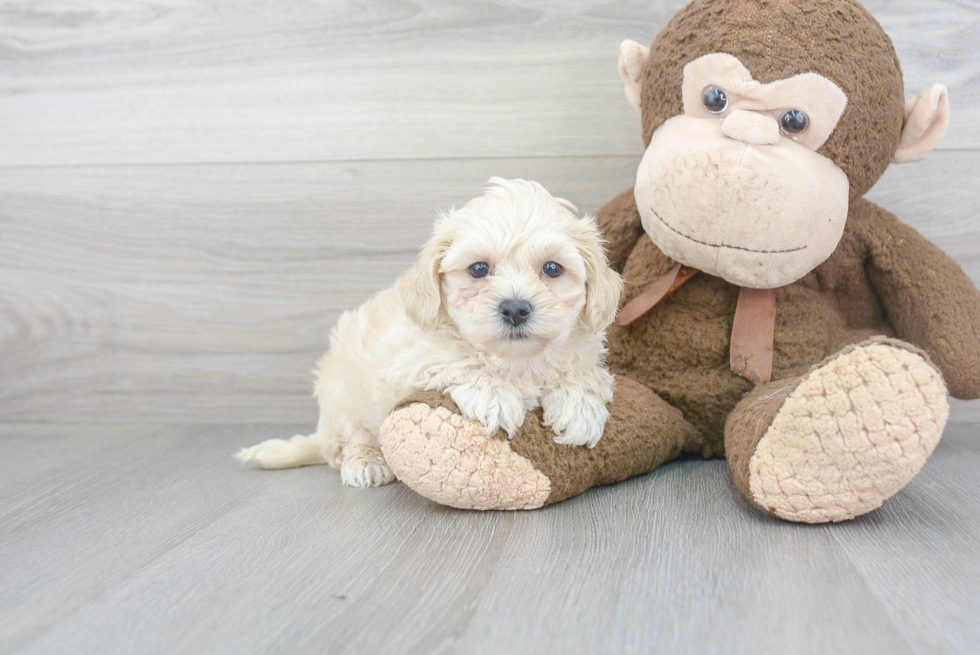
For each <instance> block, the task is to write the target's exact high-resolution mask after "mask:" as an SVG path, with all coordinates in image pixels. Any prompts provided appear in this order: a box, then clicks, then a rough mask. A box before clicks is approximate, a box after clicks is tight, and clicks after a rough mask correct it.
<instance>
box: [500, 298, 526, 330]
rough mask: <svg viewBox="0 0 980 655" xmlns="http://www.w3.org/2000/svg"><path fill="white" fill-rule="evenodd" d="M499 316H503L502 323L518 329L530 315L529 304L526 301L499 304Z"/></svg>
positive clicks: (510, 301) (507, 301) (508, 301)
mask: <svg viewBox="0 0 980 655" xmlns="http://www.w3.org/2000/svg"><path fill="white" fill-rule="evenodd" d="M500 315H501V316H503V319H504V323H507V324H509V325H511V326H512V327H519V326H520V325H523V324H524V323H526V322H527V318H528V316H530V315H531V303H529V302H527V301H526V300H505V301H503V302H502V303H500Z"/></svg>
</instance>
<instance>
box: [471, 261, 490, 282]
mask: <svg viewBox="0 0 980 655" xmlns="http://www.w3.org/2000/svg"><path fill="white" fill-rule="evenodd" d="M488 275H490V264H488V263H486V262H477V263H475V264H473V265H472V266H470V277H477V278H480V277H486V276H488Z"/></svg>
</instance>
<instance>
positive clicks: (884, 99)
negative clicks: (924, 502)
mask: <svg viewBox="0 0 980 655" xmlns="http://www.w3.org/2000/svg"><path fill="white" fill-rule="evenodd" d="M714 52H726V53H729V54H734V55H735V56H737V57H738V58H739V59H740V61H741V62H742V63H743V64H745V65H746V66H747V67H748V68H749V70H751V72H752V74H753V76H754V77H755V79H757V80H758V81H760V82H763V83H768V82H772V81H775V80H780V79H785V78H788V77H791V76H793V75H796V74H800V73H805V72H816V73H819V74H820V75H823V76H824V77H826V78H828V79H830V80H831V81H833V82H835V83H836V84H837V85H838V86H840V87H841V89H843V90H844V92H845V93H846V94H847V97H848V106H847V109H846V111H845V114H844V116H843V117H842V118H841V120H840V122H839V123H838V125H837V128H836V130H835V131H834V133H833V134H832V136H831V137H830V139H829V140H828V141H827V142H826V143H825V144H824V145H823V146H822V147H821V148H820V150H819V153H820V154H823V155H824V156H826V157H828V158H829V159H831V160H833V161H834V162H835V163H836V164H837V165H838V166H839V167H840V168H841V169H843V170H844V172H845V173H846V174H847V177H848V179H849V182H850V189H851V204H850V211H849V214H848V219H847V224H846V227H845V230H844V235H843V237H842V238H841V240H840V243H839V245H838V246H837V249H836V251H835V252H834V253H833V255H832V256H831V257H830V258H829V259H828V260H827V261H826V262H824V263H823V264H821V265H820V266H818V267H817V268H816V269H814V270H813V271H811V272H810V273H809V274H808V275H806V276H805V277H804V278H803V279H801V280H799V281H797V282H795V283H793V284H790V285H788V286H785V287H783V288H780V289H777V290H776V298H777V324H776V334H775V343H774V363H773V382H771V383H769V384H768V385H765V386H763V387H760V388H758V389H754V388H753V386H752V384H751V383H749V382H748V381H746V380H745V379H743V378H741V377H739V376H737V375H736V374H734V373H733V372H732V371H731V370H730V368H729V339H730V335H731V330H732V322H733V318H734V312H735V307H736V300H737V298H738V292H739V289H738V287H736V286H735V285H733V284H730V283H728V282H726V281H725V280H723V279H721V278H717V277H712V276H710V275H707V274H705V273H703V272H702V273H698V274H697V275H696V276H695V277H694V278H693V279H692V280H690V281H689V282H688V283H687V284H685V285H684V286H683V287H682V288H681V289H679V290H678V291H677V292H676V293H675V294H674V295H673V296H671V297H669V298H668V299H667V300H665V301H664V302H662V303H661V304H660V305H658V306H657V307H655V308H654V309H653V310H651V311H650V312H648V313H647V314H646V315H644V316H642V317H641V318H640V319H638V320H637V321H636V322H635V323H633V324H632V325H631V326H629V327H626V328H613V329H612V330H611V333H610V360H609V361H610V366H611V369H612V370H613V371H614V372H615V373H616V374H617V376H618V378H619V381H618V387H617V392H616V398H615V400H614V402H613V405H612V408H611V412H612V415H613V418H612V419H611V421H610V423H609V424H608V425H607V428H606V432H605V434H604V436H603V439H602V440H601V441H600V443H599V445H598V446H597V447H596V448H595V449H594V450H592V451H589V450H586V449H571V450H569V449H565V448H563V447H558V446H556V445H555V444H553V442H552V441H551V435H550V433H549V432H548V430H547V429H546V428H544V427H543V426H542V425H541V420H540V416H535V417H531V418H529V420H528V422H527V423H526V424H525V426H524V427H523V428H522V430H521V432H520V433H519V434H518V435H517V437H516V438H515V439H514V440H513V442H512V444H511V449H512V450H513V451H514V452H515V453H517V454H518V455H520V456H521V457H524V458H526V459H527V460H529V461H530V462H531V463H533V464H534V466H535V467H536V468H537V469H538V470H539V471H541V472H543V473H544V474H545V475H546V476H547V477H548V479H549V480H550V482H551V495H550V496H549V498H548V500H547V502H546V503H545V504H550V503H553V502H557V501H559V500H563V499H564V498H567V497H569V496H572V495H575V494H577V493H580V492H581V491H584V490H585V489H587V488H589V487H590V486H593V485H596V484H606V483H610V482H616V481H619V480H622V479H625V478H627V477H630V476H632V475H637V474H639V473H642V472H645V471H649V470H652V469H654V468H656V467H657V466H659V465H661V464H663V463H664V462H666V461H669V460H671V459H674V458H676V457H677V456H678V455H679V454H680V453H681V452H684V451H689V452H697V453H699V454H701V455H703V456H705V457H719V456H724V455H726V454H727V456H728V459H729V462H730V465H731V468H732V471H733V474H734V477H735V480H736V483H737V485H738V487H739V488H740V489H741V490H742V491H743V492H744V493H745V494H746V495H747V496H748V497H749V499H750V500H751V501H752V502H753V503H755V504H757V505H760V506H761V508H762V509H763V510H764V511H767V512H770V513H773V514H778V512H776V511H775V510H774V509H773V508H772V507H767V506H765V505H764V504H762V503H761V502H760V501H759V500H758V499H757V498H756V497H754V496H753V493H752V492H751V491H750V484H749V475H750V473H749V462H750V460H751V459H752V457H753V454H754V453H755V449H756V448H757V446H758V444H759V442H760V440H761V439H762V437H763V436H764V435H765V433H766V430H767V429H768V428H769V425H770V424H771V423H772V421H773V420H774V417H775V416H776V415H777V414H778V413H779V411H780V409H781V407H782V405H783V402H784V401H785V400H786V398H787V397H788V395H789V394H791V393H792V392H793V390H794V389H795V388H797V387H798V385H800V384H801V381H803V380H805V379H806V378H807V376H808V375H810V374H811V373H812V372H813V371H815V370H817V369H819V368H820V366H822V365H823V364H825V363H826V362H827V361H829V360H830V359H833V358H834V357H835V356H838V355H839V354H841V353H847V352H851V351H852V350H853V349H854V348H855V344H859V345H865V344H868V343H886V344H888V345H890V346H893V347H895V348H896V349H905V351H907V352H913V353H917V354H922V355H925V354H927V356H924V357H923V359H924V360H925V361H926V362H927V364H928V365H929V366H931V365H932V364H934V365H935V366H936V367H937V368H938V369H939V370H940V371H941V372H942V376H943V378H944V379H945V381H946V383H947V384H948V388H949V391H950V393H951V394H952V395H953V396H956V397H958V398H977V397H980V294H978V292H977V290H976V288H975V287H974V285H973V284H972V283H971V281H970V280H969V278H968V277H967V276H966V275H965V274H964V272H963V271H962V269H961V268H960V267H959V266H958V265H957V264H956V263H955V262H954V261H953V260H952V259H950V258H949V257H948V256H947V255H946V254H944V253H943V252H942V251H940V250H939V249H938V248H936V247H935V246H933V245H932V244H930V243H929V242H927V241H926V240H925V239H924V238H923V237H921V236H920V235H919V234H918V233H917V232H915V231H914V230H913V229H912V228H910V227H908V226H906V225H904V224H903V223H901V222H900V221H899V220H898V219H897V218H896V217H895V216H893V215H892V214H890V213H889V212H887V211H885V210H883V209H881V208H880V207H878V206H876V205H874V204H873V203H871V202H869V201H867V200H864V199H863V198H861V196H863V195H864V193H865V192H866V191H867V190H868V189H870V188H871V186H872V185H873V184H874V183H875V182H876V181H877V180H878V179H879V177H880V176H881V174H882V173H883V172H884V170H885V169H886V168H887V166H888V164H889V162H890V160H891V157H892V155H893V154H894V153H895V151H896V148H897V146H898V143H899V137H900V135H901V131H902V126H903V120H904V111H903V107H904V99H903V81H902V75H901V69H900V67H899V63H898V59H897V57H896V55H895V52H894V49H893V47H892V44H891V42H890V40H889V39H888V37H887V35H885V33H884V31H883V30H882V29H881V27H880V26H879V25H878V23H877V22H876V21H875V20H874V18H873V17H872V16H871V15H870V14H869V13H868V12H867V11H866V10H865V9H864V8H863V7H862V6H861V5H860V4H859V3H857V2H856V1H853V0H803V1H801V0H792V1H790V0H696V1H695V2H692V3H691V4H690V5H688V6H687V7H686V8H684V9H682V10H681V11H680V12H679V13H678V14H677V15H676V16H675V17H674V19H673V20H672V21H671V22H670V23H669V24H668V25H667V26H666V28H665V29H664V30H663V31H662V32H661V33H660V35H659V36H658V37H657V39H656V41H655V42H654V44H653V46H652V48H651V55H650V58H649V63H648V64H647V66H646V68H645V71H644V76H643V79H644V81H643V91H642V96H641V108H642V116H643V136H644V140H645V141H646V142H647V143H649V142H650V139H651V135H652V134H653V132H654V131H655V130H656V129H657V128H658V127H659V126H660V125H662V124H663V123H664V122H665V121H666V120H667V119H669V118H671V117H673V116H676V115H678V114H681V113H683V106H682V101H681V82H682V80H683V67H684V65H685V64H686V63H688V62H690V61H691V60H693V59H696V58H697V57H700V56H702V55H705V54H708V53H714ZM599 223H600V227H601V229H602V230H603V232H604V234H605V236H606V238H607V240H608V252H609V258H610V262H611V264H612V266H613V267H614V268H615V269H617V270H618V271H620V272H622V273H623V275H624V278H625V279H626V285H627V286H626V292H625V298H624V302H628V301H629V300H630V299H631V298H633V297H634V296H635V295H637V294H638V293H640V292H641V291H642V290H643V289H645V288H646V287H647V286H649V285H650V284H651V283H652V282H654V281H655V280H657V279H658V278H659V277H661V276H663V275H664V274H666V273H667V272H668V271H669V270H670V269H671V268H672V267H674V266H675V265H676V262H674V261H672V260H670V259H669V258H668V257H667V256H666V255H664V254H663V253H662V252H661V251H660V249H659V248H657V246H656V245H655V244H654V243H653V241H651V239H650V238H649V237H647V236H646V235H645V234H644V233H643V228H642V227H641V220H640V216H639V214H638V212H637V209H636V205H635V201H634V196H633V192H632V190H630V191H627V192H624V193H622V194H620V195H619V196H617V197H616V198H614V199H613V200H612V201H611V202H609V203H608V204H607V205H606V206H605V207H604V208H603V209H602V210H601V211H600V212H599ZM882 339H886V341H882ZM894 339H901V340H902V342H899V341H894ZM919 349H921V350H919ZM412 402H425V403H428V404H430V405H432V406H436V405H442V406H447V407H450V408H452V405H451V401H448V399H445V400H440V399H439V398H438V397H435V396H433V395H432V394H423V395H419V396H415V397H412V398H409V399H407V400H406V401H405V403H404V404H409V403H412ZM539 413H540V412H539ZM726 423H727V429H726ZM383 438H384V435H383ZM726 446H727V447H726ZM391 464H392V467H393V468H394V469H395V470H396V473H397V472H398V470H397V469H398V465H399V463H398V462H391ZM407 483H408V484H409V485H410V486H411V484H412V483H411V480H407ZM463 491H464V490H463V489H462V488H461V489H460V493H462V492H463ZM442 498H443V502H446V501H445V496H443V497H442ZM449 504H454V505H456V506H461V507H466V506H468V505H467V502H466V499H465V498H462V497H461V498H460V500H459V502H458V503H457V502H450V503H449ZM784 518H786V516H784ZM845 518H847V517H845ZM793 520H807V519H793ZM832 520H838V519H837V518H834V519H832Z"/></svg>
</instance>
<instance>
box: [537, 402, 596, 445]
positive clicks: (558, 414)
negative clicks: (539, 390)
mask: <svg viewBox="0 0 980 655" xmlns="http://www.w3.org/2000/svg"><path fill="white" fill-rule="evenodd" d="M541 406H542V407H543V408H544V424H545V425H547V426H548V427H550V428H551V429H552V430H554V432H555V437H554V438H555V443H560V444H562V445H565V446H588V447H589V448H595V445H596V444H597V443H599V439H601V438H602V431H603V430H605V428H606V421H608V420H609V410H608V409H606V403H605V401H604V400H603V399H602V398H600V397H598V396H596V395H595V394H592V393H588V392H587V391H584V390H578V389H571V390H570V389H556V390H555V391H552V392H551V393H549V394H547V395H546V396H544V397H543V398H542V399H541Z"/></svg>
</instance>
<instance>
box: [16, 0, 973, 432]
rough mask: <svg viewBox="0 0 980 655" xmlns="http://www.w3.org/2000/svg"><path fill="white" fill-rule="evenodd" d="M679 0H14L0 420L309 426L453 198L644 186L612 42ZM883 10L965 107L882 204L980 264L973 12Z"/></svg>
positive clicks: (903, 43) (881, 1)
mask: <svg viewBox="0 0 980 655" xmlns="http://www.w3.org/2000/svg"><path fill="white" fill-rule="evenodd" d="M683 2H684V0H646V1H644V2H616V3H607V2H604V1H599V0H577V1H576V2H558V1H557V0H537V1H531V0H514V1H511V0H507V1H506V2H489V1H483V0H481V1H479V2H463V1H461V0H417V1H412V0H409V1H402V0H360V1H357V2H354V1H346V0H316V1H314V0H304V1H302V2H291V3H273V2H270V1H268V0H263V1H262V2H250V3H235V2H231V1H230V0H222V1H218V2H215V1H208V2H205V1H204V0H135V1H132V2H129V1H126V2H124V1H121V0H85V1H84V2H82V1H81V0H59V1H57V2H55V1H54V0H0V362H2V365H0V420H3V419H6V420H33V419H49V420H73V421H79V420H82V421H84V420H92V421H99V420H105V419H106V418H107V417H111V418H112V419H113V420H119V421H127V420H136V421H139V420H160V421H187V422H195V421H213V422H239V421H248V422H256V421H258V422H310V423H312V421H313V419H314V416H315V414H316V408H315V405H314V402H313V400H312V398H310V396H309V393H310V390H311V385H310V369H311V368H312V365H313V363H314V361H315V360H316V358H317V357H318V356H319V355H320V353H321V351H322V350H323V348H324V347H325V345H326V341H327V335H328V333H329V330H330V327H331V325H332V324H333V322H334V321H335V320H336V318H337V316H338V315H339V313H340V312H341V311H342V310H344V309H346V308H350V307H354V306H356V305H358V304H359V303H360V302H362V301H363V300H364V299H366V298H367V297H368V296H369V295H370V294H371V293H373V292H375V291H377V290H379V289H381V288H384V287H385V286H387V285H388V284H390V283H391V282H392V281H393V280H394V279H395V277H396V276H397V275H398V274H399V273H400V272H401V271H402V270H404V269H405V268H406V267H407V266H408V264H409V262H410V261H411V259H412V257H413V253H414V252H415V250H416V249H417V247H418V246H419V245H420V244H421V243H422V241H423V239H424V238H425V235H426V234H427V232H428V230H429V226H430V225H431V222H432V220H433V218H434V216H435V211H436V209H437V208H443V209H445V208H447V207H449V206H450V205H452V204H454V203H457V204H458V203H461V202H464V201H466V200H467V199H469V198H470V197H472V196H474V195H476V194H478V193H479V192H480V190H481V189H482V187H483V185H484V183H485V181H486V179H487V178H488V177H490V176H492V175H502V176H505V177H527V178H532V179H537V180H539V181H541V182H542V183H544V184H545V185H546V186H547V187H549V188H550V189H551V190H552V191H554V192H555V193H556V194H558V195H563V196H565V197H567V198H569V199H571V200H572V201H574V202H576V203H577V204H578V205H579V206H580V207H581V208H583V209H584V210H590V211H594V210H595V209H597V208H598V207H600V206H601V205H602V204H604V203H605V202H606V201H607V200H609V199H610V198H612V197H613V196H614V195H615V194H616V193H618V192H620V191H622V190H624V189H627V188H629V187H630V186H631V185H632V181H633V179H634V176H635V170H636V166H637V163H638V160H639V154H640V152H641V146H642V144H641V141H640V134H639V132H640V130H639V120H638V117H637V116H636V115H635V114H634V113H633V112H632V110H631V109H630V108H629V107H628V105H627V103H626V102H625V99H624V98H623V92H622V87H621V82H620V80H619V78H618V75H617V74H616V70H615V66H616V57H617V45H618V43H619V41H620V40H621V39H622V38H627V37H629V38H634V39H638V40H641V41H644V40H650V39H652V38H653V36H654V35H655V34H656V32H657V31H658V30H659V29H660V27H661V26H662V25H663V24H664V23H665V22H666V21H667V20H668V19H669V18H670V16H671V15H673V13H674V12H675V11H676V10H677V9H678V8H679V7H680V6H681V5H682V4H683ZM867 6H868V8H869V9H870V10H871V11H872V12H873V13H874V15H875V16H876V17H877V18H878V19H879V20H880V21H881V22H882V24H883V25H884V26H885V28H886V29H887V30H889V32H890V33H891V34H892V37H893V39H894V41H895V43H896V47H897V48H898V50H899V54H900V56H901V57H902V60H903V66H904V69H905V73H906V77H907V83H908V86H909V89H910V90H913V89H916V90H917V89H919V88H922V87H924V86H926V85H927V84H929V83H932V82H933V81H937V80H938V81H944V82H946V83H947V84H948V85H949V86H950V88H951V93H952V100H953V103H954V113H953V124H952V126H951V129H950V133H949V135H948V137H947V139H946V141H945V142H944V145H943V148H944V149H945V150H943V151H942V152H940V153H938V154H937V155H935V156H934V157H933V158H931V159H930V160H928V161H926V162H925V163H923V164H920V165H915V166H907V167H896V168H893V170H891V171H889V173H888V174H887V175H886V177H885V179H884V180H883V181H882V182H881V183H880V184H879V185H878V187H877V188H876V189H875V190H874V191H873V192H872V194H871V197H872V198H873V199H875V200H878V201H879V202H882V204H884V205H885V206H886V207H888V208H889V209H892V210H893V211H895V212H896V213H898V214H899V215H900V216H901V217H902V218H903V219H905V220H907V221H908V222H910V223H911V224H913V225H914V226H915V227H917V228H919V229H920V230H921V231H923V232H924V233H925V234H926V235H927V236H928V237H929V238H931V239H933V240H934V241H936V242H937V243H939V245H941V246H942V247H944V248H946V249H947V250H949V251H950V252H951V253H952V254H953V256H954V257H956V258H957V260H958V261H960V262H961V263H962V264H963V265H964V267H965V268H966V270H967V271H968V273H969V274H970V275H971V276H972V278H973V279H974V281H980V228H977V227H976V226H977V223H976V220H975V215H976V208H977V206H978V204H980V188H978V186H977V184H976V180H977V179H978V178H980V127H978V126H980V110H978V109H976V107H978V106H980V84H978V83H977V77H978V75H980V53H978V50H977V49H976V48H975V47H974V44H975V42H976V40H977V37H978V34H980V7H977V6H975V4H974V3H969V2H962V1H960V0H871V1H869V2H867ZM974 418H976V419H980V408H978V407H976V403H973V404H968V405H967V404H957V405H956V411H955V420H972V419H974Z"/></svg>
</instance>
